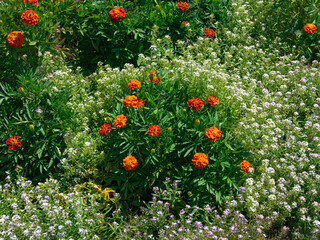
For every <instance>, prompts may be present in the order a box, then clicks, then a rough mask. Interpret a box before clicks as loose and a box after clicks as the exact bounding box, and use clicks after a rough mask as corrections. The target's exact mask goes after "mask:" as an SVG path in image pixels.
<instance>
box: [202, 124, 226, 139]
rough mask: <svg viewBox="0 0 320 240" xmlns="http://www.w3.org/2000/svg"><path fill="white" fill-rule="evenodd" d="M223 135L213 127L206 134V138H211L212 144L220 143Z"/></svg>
mask: <svg viewBox="0 0 320 240" xmlns="http://www.w3.org/2000/svg"><path fill="white" fill-rule="evenodd" d="M221 133H222V132H221V131H220V130H219V129H218V128H216V127H215V126H213V127H211V128H209V129H207V131H206V133H205V136H206V137H207V138H209V140H210V141H211V142H215V141H218V140H219V139H220V137H221Z"/></svg>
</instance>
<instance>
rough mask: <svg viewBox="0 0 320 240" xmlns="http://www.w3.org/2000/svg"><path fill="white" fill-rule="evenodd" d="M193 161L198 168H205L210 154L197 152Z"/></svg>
mask: <svg viewBox="0 0 320 240" xmlns="http://www.w3.org/2000/svg"><path fill="white" fill-rule="evenodd" d="M192 163H193V165H194V166H195V167H196V168H199V169H202V168H205V167H206V166H207V165H208V163H209V161H208V156H207V155H205V154H204V153H196V154H195V155H194V156H193V159H192Z"/></svg>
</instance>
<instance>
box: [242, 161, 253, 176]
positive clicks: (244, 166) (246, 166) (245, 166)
mask: <svg viewBox="0 0 320 240" xmlns="http://www.w3.org/2000/svg"><path fill="white" fill-rule="evenodd" d="M240 165H241V170H243V171H244V172H245V173H248V172H249V169H250V167H251V165H250V163H249V162H248V161H246V160H243V161H242V162H241V163H240Z"/></svg>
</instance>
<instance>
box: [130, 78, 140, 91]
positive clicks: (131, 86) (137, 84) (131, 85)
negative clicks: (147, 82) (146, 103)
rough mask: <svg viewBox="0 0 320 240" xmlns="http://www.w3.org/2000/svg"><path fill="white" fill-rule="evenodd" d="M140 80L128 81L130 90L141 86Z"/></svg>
mask: <svg viewBox="0 0 320 240" xmlns="http://www.w3.org/2000/svg"><path fill="white" fill-rule="evenodd" d="M140 83H141V82H140V81H138V80H132V81H130V82H129V83H128V87H129V88H130V90H133V89H136V88H138V87H140Z"/></svg>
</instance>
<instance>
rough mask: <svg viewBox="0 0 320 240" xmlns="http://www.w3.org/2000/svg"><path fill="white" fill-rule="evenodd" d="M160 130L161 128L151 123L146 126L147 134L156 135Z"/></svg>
mask: <svg viewBox="0 0 320 240" xmlns="http://www.w3.org/2000/svg"><path fill="white" fill-rule="evenodd" d="M160 132H161V129H160V127H159V126H158V125H152V126H151V127H149V128H148V134H149V135H150V136H158V135H159V134H160Z"/></svg>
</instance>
